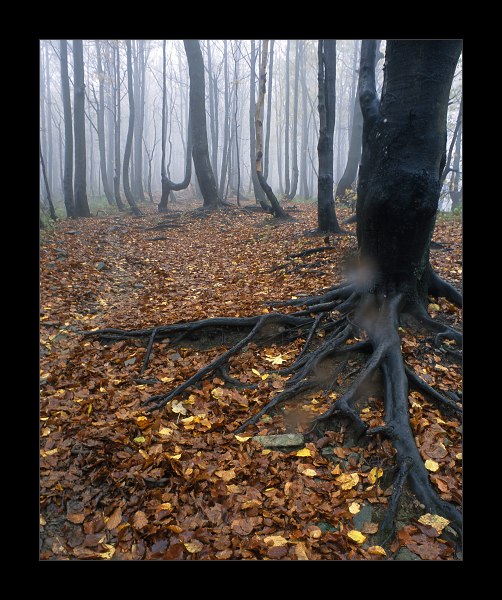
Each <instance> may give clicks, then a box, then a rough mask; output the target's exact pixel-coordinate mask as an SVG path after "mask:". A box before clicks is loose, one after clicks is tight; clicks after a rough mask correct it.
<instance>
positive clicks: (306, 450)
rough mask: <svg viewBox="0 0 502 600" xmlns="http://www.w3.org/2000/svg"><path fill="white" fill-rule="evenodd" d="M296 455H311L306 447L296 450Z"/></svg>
mask: <svg viewBox="0 0 502 600" xmlns="http://www.w3.org/2000/svg"><path fill="white" fill-rule="evenodd" d="M296 456H312V452H310V450H309V449H308V448H302V449H301V450H298V452H297V453H296Z"/></svg>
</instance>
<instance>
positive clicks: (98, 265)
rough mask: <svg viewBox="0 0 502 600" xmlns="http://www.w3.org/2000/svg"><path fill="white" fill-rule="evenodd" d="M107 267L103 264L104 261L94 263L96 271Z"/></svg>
mask: <svg viewBox="0 0 502 600" xmlns="http://www.w3.org/2000/svg"><path fill="white" fill-rule="evenodd" d="M107 268H108V267H107V266H106V265H105V263H104V262H98V263H96V269H97V270H98V271H103V270H104V269H107Z"/></svg>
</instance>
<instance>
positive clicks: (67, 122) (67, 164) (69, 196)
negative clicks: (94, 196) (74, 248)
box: [59, 40, 75, 218]
mask: <svg viewBox="0 0 502 600" xmlns="http://www.w3.org/2000/svg"><path fill="white" fill-rule="evenodd" d="M59 51H60V61H61V96H62V99H63V115H64V177H63V192H64V204H65V208H66V216H67V217H69V218H75V202H74V199H73V121H72V116H71V99H70V80H69V77H68V42H67V40H60V41H59Z"/></svg>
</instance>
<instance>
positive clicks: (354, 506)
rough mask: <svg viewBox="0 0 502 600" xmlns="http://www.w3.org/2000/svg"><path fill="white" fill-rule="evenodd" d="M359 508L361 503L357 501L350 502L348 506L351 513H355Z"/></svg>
mask: <svg viewBox="0 0 502 600" xmlns="http://www.w3.org/2000/svg"><path fill="white" fill-rule="evenodd" d="M360 510H361V505H360V504H358V503H357V502H352V504H351V505H350V506H349V512H350V513H351V514H352V515H357V513H358V512H359V511H360Z"/></svg>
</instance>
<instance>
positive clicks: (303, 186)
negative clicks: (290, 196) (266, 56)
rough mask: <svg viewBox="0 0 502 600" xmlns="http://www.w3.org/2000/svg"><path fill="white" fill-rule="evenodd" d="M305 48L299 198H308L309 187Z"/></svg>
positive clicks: (302, 57) (302, 70)
mask: <svg viewBox="0 0 502 600" xmlns="http://www.w3.org/2000/svg"><path fill="white" fill-rule="evenodd" d="M306 55H307V53H306V47H305V42H303V44H302V53H301V76H300V81H301V88H302V144H301V152H300V160H301V162H300V175H301V177H300V196H301V197H302V198H310V191H309V185H308V181H307V149H308V137H309V121H308V107H307V95H308V93H307V78H306V72H305V63H306Z"/></svg>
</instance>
